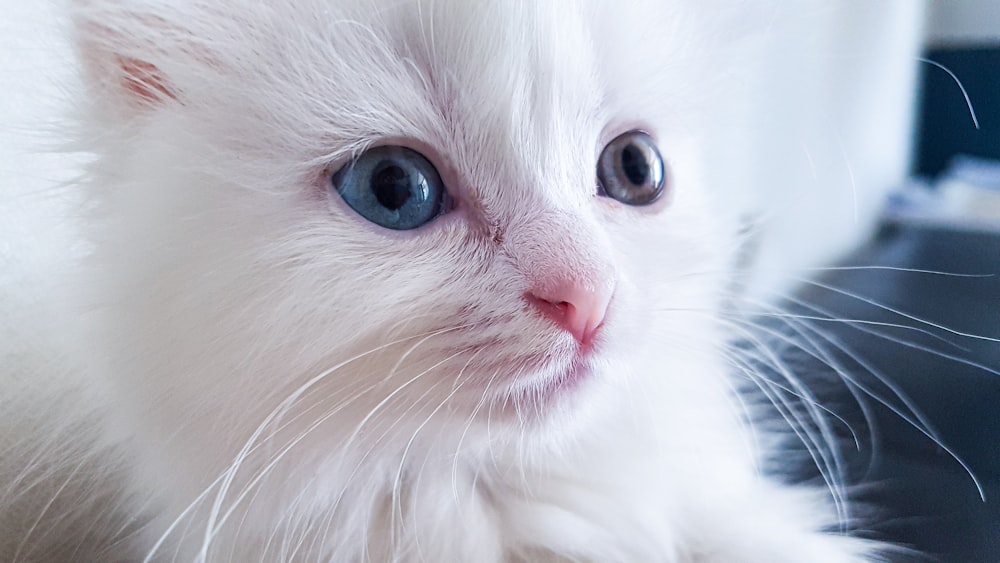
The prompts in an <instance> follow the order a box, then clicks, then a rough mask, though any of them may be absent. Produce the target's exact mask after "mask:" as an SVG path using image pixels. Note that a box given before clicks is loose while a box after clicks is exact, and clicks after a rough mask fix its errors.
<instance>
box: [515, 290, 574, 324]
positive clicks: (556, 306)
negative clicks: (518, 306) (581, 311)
mask: <svg viewBox="0 0 1000 563" xmlns="http://www.w3.org/2000/svg"><path fill="white" fill-rule="evenodd" d="M524 300H525V301H527V302H528V303H530V304H531V305H533V306H534V307H535V308H536V309H538V311H539V312H540V313H542V315H544V316H546V317H548V318H549V319H551V320H552V321H555V322H556V323H558V324H562V323H563V322H564V321H565V319H566V316H567V314H568V312H569V308H570V307H572V306H573V305H571V304H570V303H569V302H568V301H549V300H548V299H545V298H544V297H539V296H537V295H535V294H534V293H531V292H530V291H529V292H527V293H525V294H524Z"/></svg>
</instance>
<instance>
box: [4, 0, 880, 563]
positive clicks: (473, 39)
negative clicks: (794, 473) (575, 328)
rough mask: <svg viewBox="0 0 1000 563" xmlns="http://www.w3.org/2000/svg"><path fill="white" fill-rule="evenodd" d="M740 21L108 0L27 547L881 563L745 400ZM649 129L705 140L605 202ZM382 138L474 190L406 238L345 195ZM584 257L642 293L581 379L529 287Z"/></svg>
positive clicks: (190, 556)
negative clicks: (726, 122)
mask: <svg viewBox="0 0 1000 563" xmlns="http://www.w3.org/2000/svg"><path fill="white" fill-rule="evenodd" d="M710 15H711V9H710V8H708V7H706V5H705V4H704V3H701V2H697V1H694V0H691V1H675V2H653V1H649V2H628V3H614V4H613V3H610V2H604V3H602V2H592V3H591V2H569V1H566V2H537V3H536V2H501V1H496V2H467V1H464V0H454V1H445V0H439V1H436V2H433V1H430V0H422V1H413V0H405V1H398V2H372V1H369V0H340V1H331V0H324V1H321V0H298V1H291V0H272V1H269V2H250V1H234V0H226V1H211V2H210V1H207V0H202V1H198V0H175V1H169V2H168V1H165V0H164V1H160V0H134V1H113V0H80V1H79V2H77V4H76V5H75V6H74V11H73V17H74V22H75V28H76V30H77V42H78V44H79V46H80V52H81V66H82V67H83V68H84V69H85V70H86V78H87V80H86V81H85V83H86V84H87V91H86V92H85V93H84V95H83V96H82V101H81V105H82V106H83V107H82V109H81V115H82V118H81V120H80V123H81V128H80V135H79V139H78V141H79V142H80V143H81V144H82V145H83V146H84V147H87V149H88V150H90V151H92V152H93V153H94V154H95V155H96V159H95V160H94V162H93V163H92V165H90V167H89V169H88V171H87V174H86V178H85V180H83V181H82V182H81V184H80V186H79V188H78V189H81V190H85V193H86V196H87V202H88V204H87V205H86V206H85V209H84V210H83V211H82V212H83V213H84V217H83V219H82V220H81V223H82V225H83V226H82V228H81V231H82V236H83V237H85V240H87V241H88V242H89V243H90V244H91V245H92V246H93V249H92V252H89V253H87V255H86V256H85V257H84V258H82V259H80V260H79V261H75V262H70V263H68V264H67V265H66V266H65V267H66V272H65V275H64V276H62V278H61V279H64V280H66V281H67V282H69V283H66V284H65V285H62V284H54V285H56V286H58V287H57V289H54V290H53V292H54V293H55V294H57V295H60V296H64V299H63V298H61V299H59V300H57V301H58V302H57V303H55V304H53V303H44V304H43V305H44V306H51V307H52V309H53V311H54V312H53V313H52V317H51V318H48V319H47V318H45V315H44V314H42V313H39V314H37V315H35V314H27V313H25V311H38V310H42V308H41V305H40V304H39V303H38V302H32V303H33V304H32V305H30V306H25V305H24V304H23V303H22V304H18V303H11V304H10V306H9V307H7V308H8V309H9V310H11V311H21V313H22V314H24V316H25V317H32V318H25V319H24V321H25V323H28V324H30V325H31V326H34V327H36V329H32V330H37V331H36V332H31V331H28V330H27V329H25V330H24V331H21V330H18V331H16V332H17V335H12V336H11V338H8V339H5V340H6V341H7V342H8V343H9V346H7V347H8V348H9V349H10V350H11V351H10V352H5V353H6V354H8V356H5V357H10V358H13V361H6V362H5V367H7V368H9V369H7V370H6V371H9V372H10V373H4V374H3V376H2V377H3V379H2V380H0V381H2V382H3V387H4V391H5V392H7V393H8V395H7V396H6V397H5V398H4V399H3V402H2V404H3V405H4V406H5V407H9V408H7V409H6V411H5V413H4V416H5V417H6V416H8V415H7V413H10V415H9V418H10V419H11V420H10V422H9V424H10V425H11V426H9V427H10V428H19V429H21V430H19V431H18V432H10V433H8V437H7V438H5V439H4V440H3V441H0V447H3V448H4V450H3V451H4V452H5V455H4V457H3V461H2V462H0V477H3V481H0V487H2V488H0V492H2V493H3V496H0V525H2V529H3V531H2V532H0V556H2V558H3V559H4V560H9V559H18V560H23V561H29V560H35V561H54V560H68V559H83V560H88V559H89V560H115V559H121V560H129V561H133V560H142V559H143V558H144V557H148V558H149V559H150V560H153V561H170V560H175V559H176V560H181V561H188V560H200V561H258V560H259V561H313V560H322V561H366V560H368V561H475V562H490V561H600V562H605V561H664V562H733V561H740V562H743V561H746V562H762V563H763V562H781V561H787V562H793V561H794V562H800V561H810V562H820V563H822V562H830V563H834V562H847V561H862V560H867V559H866V556H865V553H867V550H868V547H867V546H865V545H864V544H863V543H861V542H859V541H857V540H852V539H849V538H846V537H841V536H835V535H827V534H824V533H821V529H823V528H824V527H826V526H830V525H834V524H836V521H835V518H834V517H833V514H832V511H831V509H830V507H829V506H827V503H826V502H825V501H824V500H823V498H824V497H823V495H821V494H819V493H813V492H810V491H800V490H793V489H790V488H787V487H784V486H779V485H776V484H773V483H770V482H769V481H767V480H766V479H763V478H761V477H760V476H759V475H758V474H757V472H756V469H755V466H756V463H757V460H758V458H759V456H760V455H761V452H759V451H758V448H759V443H760V442H759V441H757V440H755V439H753V437H752V436H750V435H749V433H748V432H747V431H746V429H745V428H744V424H743V422H742V418H741V415H742V412H741V410H740V408H739V406H738V405H739V402H738V400H737V399H736V398H735V397H734V396H733V392H732V386H733V380H734V376H732V375H731V374H730V371H731V369H732V368H731V367H730V366H729V365H728V363H727V358H728V357H729V352H727V350H726V340H727V335H726V333H725V331H724V330H723V327H722V325H721V323H720V322H719V321H718V315H717V311H718V308H719V307H720V303H721V300H722V299H723V297H724V295H725V292H726V289H727V287H728V286H727V283H728V281H729V280H728V279H727V277H726V272H727V269H728V268H729V264H730V261H731V256H730V255H731V253H732V251H733V249H734V245H735V242H734V239H733V237H732V235H731V233H730V231H729V226H727V225H728V221H727V218H726V216H725V214H723V213H721V212H720V211H719V210H720V205H719V203H718V202H713V201H712V199H711V194H710V193H709V191H708V190H707V189H706V186H705V185H704V182H703V181H702V178H703V170H702V168H701V167H702V166H710V165H713V164H715V163H710V162H705V158H704V155H705V154H706V146H705V145H706V143H708V142H710V139H709V138H708V137H709V135H708V134H707V132H708V128H709V125H708V123H709V117H710V114H711V111H712V108H711V100H713V99H715V96H714V94H715V93H716V92H715V87H716V85H717V83H716V82H715V77H716V76H717V71H718V64H719V63H720V62H721V61H720V60H718V59H716V58H713V57H715V56H718V53H716V52H714V51H713V43H715V42H716V41H717V40H720V39H724V38H723V37H720V36H718V35H717V34H716V33H717V30H716V26H714V25H712V20H711V19H710V18H709V16H710ZM723 58H724V57H723ZM123 61H124V63H123ZM136 61H139V62H141V63H143V64H144V65H148V66H141V67H139V68H144V69H146V70H148V71H149V74H147V75H145V76H143V77H139V79H140V80H145V81H146V82H145V88H146V89H145V95H142V94H141V93H137V92H136V91H135V90H130V89H128V88H125V87H123V84H124V82H123V81H125V80H129V79H133V80H134V79H136V77H135V76H134V75H133V76H131V77H130V76H129V72H132V73H134V72H135V69H136V68H137V67H136V66H135V65H134V64H133V65H132V66H131V67H130V66H129V64H130V62H136ZM706 106H707V107H706ZM636 127H638V128H642V129H644V130H647V131H649V132H650V133H651V134H653V135H654V136H655V138H656V139H657V141H658V143H659V146H660V148H661V150H662V152H663V153H664V155H665V156H666V157H667V159H668V160H669V163H670V168H671V185H672V188H671V189H672V194H671V196H670V197H669V198H667V199H665V200H664V201H662V202H659V203H657V204H655V205H653V206H651V207H650V208H629V207H625V206H622V205H620V204H617V203H615V202H613V201H612V200H610V199H607V198H600V197H598V196H596V195H595V194H596V188H595V180H594V175H595V162H596V158H597V155H598V154H599V152H600V150H601V148H602V147H603V145H604V144H605V143H606V142H607V141H609V140H610V139H611V138H613V137H614V136H615V135H617V134H618V133H620V132H623V131H626V130H628V129H631V128H636ZM383 142H391V143H396V144H406V145H409V146H412V147H413V148H415V149H418V150H420V151H421V152H423V153H424V154H426V155H427V156H428V158H430V159H431V160H432V161H433V162H434V163H435V165H436V166H437V167H438V169H439V170H440V171H441V174H442V177H443V178H444V180H445V182H446V184H447V185H448V189H449V190H450V192H451V193H452V195H453V196H454V197H455V198H456V199H457V200H458V201H459V204H458V207H457V208H456V209H455V211H454V212H452V213H449V214H447V215H445V216H443V217H441V218H440V219H438V220H436V221H435V222H433V223H431V224H429V225H427V226H425V227H423V228H421V229H418V230H416V231H411V232H405V233H396V232H388V231H385V230H382V229H379V228H378V227H375V226H374V225H371V224H368V223H366V222H365V221H364V220H363V219H361V218H360V217H359V216H357V214H355V213H354V212H353V211H351V210H350V209H349V208H348V207H347V206H346V205H344V204H343V202H341V201H339V199H338V198H337V197H336V196H335V195H332V196H331V192H330V191H329V187H328V182H329V177H328V175H329V173H330V172H331V171H333V170H336V169H337V168H338V167H339V166H341V165H342V164H343V163H344V162H345V161H346V160H347V159H348V158H350V156H351V155H352V154H356V153H358V152H359V151H361V150H363V149H364V148H365V147H367V146H370V145H372V144H373V143H383ZM549 271H551V272H555V273H556V274H553V275H557V274H559V273H560V272H563V273H565V275H570V276H584V277H585V276H587V275H595V276H596V275H601V276H604V275H606V276H610V277H611V278H612V279H613V280H614V283H615V288H616V289H615V296H614V299H613V301H612V304H611V309H610V311H609V314H608V318H607V322H606V324H605V326H604V328H603V330H602V333H601V342H600V350H599V354H597V355H596V357H595V358H594V360H593V362H592V364H593V365H592V368H593V371H594V375H593V377H591V378H590V379H589V380H588V381H585V382H584V384H583V385H581V386H580V388H578V389H572V390H564V391H563V392H561V393H558V394H557V396H556V397H555V398H551V397H549V398H546V395H545V394H544V391H543V390H544V387H545V385H546V383H547V382H549V381H551V379H552V378H553V377H555V376H556V375H557V374H558V373H559V371H560V370H561V369H565V366H566V365H568V362H569V361H571V360H572V354H573V352H572V340H571V337H570V336H569V335H568V334H566V333H564V332H562V331H560V330H559V329H557V327H555V326H554V325H552V324H551V323H550V322H549V321H547V320H546V319H544V318H542V317H541V316H539V315H537V314H536V313H535V312H534V311H533V310H532V309H531V308H530V307H529V306H527V305H526V304H525V302H524V300H523V299H522V294H523V293H524V292H525V291H526V289H527V288H528V287H529V285H530V279H531V277H532V276H535V275H540V274H539V272H549ZM595 272H596V273H595ZM584 281H586V280H584ZM12 314H13V313H12ZM11 318H13V317H11ZM19 326H20V325H19ZM53 327H58V330H56V329H54V328H53ZM32 335H34V336H32ZM15 336H16V338H15ZM542 354H547V355H549V356H550V357H551V358H552V360H551V361H550V363H549V364H546V365H545V366H541V367H540V365H541V364H539V362H538V361H535V360H531V359H530V358H531V357H537V356H538V355H542ZM549 366H551V367H549ZM25 380H32V381H35V382H37V385H25V384H24V383H23V382H24V381H25ZM14 389H21V390H25V389H26V391H24V392H23V393H22V392H18V394H17V398H16V399H14V398H9V397H14V395H13V394H10V393H13V392H12V391H10V390H14ZM14 405H18V406H17V407H16V408H15V406H14ZM32 483H37V486H29V485H31V484H32ZM63 485H65V486H63ZM49 499H56V500H55V502H54V504H52V505H49V503H48V500H49ZM29 530H30V533H29ZM15 554H16V557H15Z"/></svg>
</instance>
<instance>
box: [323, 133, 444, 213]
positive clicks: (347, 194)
mask: <svg viewBox="0 0 1000 563" xmlns="http://www.w3.org/2000/svg"><path fill="white" fill-rule="evenodd" d="M331 182H332V184H333V188H334V189H335V190H336V191H337V193H338V194H340V197H342V198H343V199H344V202H346V203H347V205H349V206H350V207H351V209H353V210H354V211H356V212H357V213H358V215H361V216H362V217H364V218H365V219H367V220H368V221H371V222H372V223H375V224H376V225H379V226H381V227H385V228H387V229H393V230H396V231H405V230H410V229H416V228H417V227H420V226H423V225H425V224H427V223H429V222H430V221H432V220H434V219H435V218H436V217H438V216H439V215H441V214H443V213H444V212H445V211H446V204H447V200H448V192H447V191H446V190H445V189H444V183H443V182H442V181H441V176H440V175H438V172H437V169H435V168H434V165H433V164H431V163H430V161H428V160H427V159H426V158H425V157H424V156H423V155H422V154H420V153H418V152H417V151H415V150H413V149H408V148H406V147H399V146H379V147H375V148H373V149H370V150H367V151H365V152H364V153H362V154H361V155H360V156H358V157H357V158H355V159H354V160H352V161H350V162H348V163H347V164H346V165H345V166H344V167H343V168H341V169H340V170H339V171H337V173H335V174H334V175H333V177H332V178H331Z"/></svg>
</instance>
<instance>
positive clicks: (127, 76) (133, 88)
mask: <svg viewBox="0 0 1000 563" xmlns="http://www.w3.org/2000/svg"><path fill="white" fill-rule="evenodd" d="M118 66H119V67H120V68H121V70H122V78H121V85H122V87H123V88H125V90H126V91H128V92H129V93H130V94H134V95H135V96H136V97H137V98H138V99H139V100H140V101H143V102H154V103H155V102H162V101H164V100H167V99H171V100H176V99H177V96H176V95H175V94H174V93H173V92H172V91H171V90H170V88H168V87H167V81H166V79H164V78H163V75H162V74H160V69H158V68H156V66H155V65H153V64H151V63H147V62H146V61H140V60H138V59H133V58H130V57H118Z"/></svg>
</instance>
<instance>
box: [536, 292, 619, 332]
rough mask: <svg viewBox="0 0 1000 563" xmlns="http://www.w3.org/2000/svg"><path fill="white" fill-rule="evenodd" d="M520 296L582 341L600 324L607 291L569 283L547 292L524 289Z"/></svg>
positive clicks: (605, 311)
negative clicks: (525, 290)
mask: <svg viewBox="0 0 1000 563" xmlns="http://www.w3.org/2000/svg"><path fill="white" fill-rule="evenodd" d="M524 297H525V300H526V301H527V302H528V303H530V304H531V305H532V306H534V308H535V309H536V310H537V311H538V312H539V313H541V315H542V316H544V317H546V318H548V319H549V320H551V321H552V322H554V323H555V324H556V325H558V326H559V327H561V328H562V329H563V330H565V331H567V332H569V333H570V334H572V335H573V337H574V338H575V339H576V340H577V341H578V342H580V343H581V344H586V343H587V342H589V341H590V340H591V339H592V338H593V337H594V335H595V334H596V333H597V331H598V329H600V327H601V325H602V324H603V323H604V317H605V314H606V313H607V308H608V301H609V300H610V297H611V291H593V290H588V289H586V288H585V287H583V286H581V285H580V284H577V283H573V282H569V283H561V284H557V285H556V286H555V287H552V288H550V289H549V290H548V291H537V290H532V291H528V292H526V293H525V294H524Z"/></svg>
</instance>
